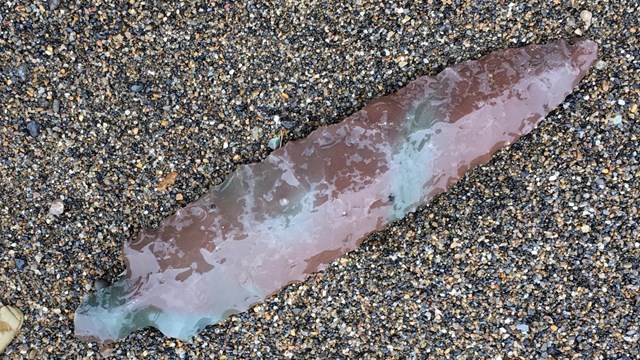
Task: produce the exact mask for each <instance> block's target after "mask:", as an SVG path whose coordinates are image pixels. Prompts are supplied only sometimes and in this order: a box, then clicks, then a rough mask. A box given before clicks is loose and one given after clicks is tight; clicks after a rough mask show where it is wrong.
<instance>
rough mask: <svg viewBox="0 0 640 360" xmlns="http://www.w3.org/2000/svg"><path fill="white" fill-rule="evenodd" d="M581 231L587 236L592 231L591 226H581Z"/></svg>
mask: <svg viewBox="0 0 640 360" xmlns="http://www.w3.org/2000/svg"><path fill="white" fill-rule="evenodd" d="M580 231H582V232H583V233H585V234H586V233H588V232H589V231H591V226H589V225H587V224H585V225H582V226H580Z"/></svg>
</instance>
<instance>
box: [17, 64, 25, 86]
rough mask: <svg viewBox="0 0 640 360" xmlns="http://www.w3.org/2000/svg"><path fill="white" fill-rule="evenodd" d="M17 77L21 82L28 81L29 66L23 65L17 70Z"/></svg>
mask: <svg viewBox="0 0 640 360" xmlns="http://www.w3.org/2000/svg"><path fill="white" fill-rule="evenodd" d="M16 75H18V78H20V81H22V82H25V81H27V65H25V64H22V65H20V66H18V67H17V68H16Z"/></svg>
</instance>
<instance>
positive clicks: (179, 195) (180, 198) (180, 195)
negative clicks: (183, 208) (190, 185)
mask: <svg viewBox="0 0 640 360" xmlns="http://www.w3.org/2000/svg"><path fill="white" fill-rule="evenodd" d="M176 200H177V201H182V200H184V196H182V194H176Z"/></svg>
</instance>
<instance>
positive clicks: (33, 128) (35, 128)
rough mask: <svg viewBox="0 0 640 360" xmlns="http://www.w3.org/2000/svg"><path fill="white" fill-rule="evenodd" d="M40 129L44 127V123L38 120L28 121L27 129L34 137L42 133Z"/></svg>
mask: <svg viewBox="0 0 640 360" xmlns="http://www.w3.org/2000/svg"><path fill="white" fill-rule="evenodd" d="M40 129H42V125H40V123H38V122H37V121H29V122H28V123H27V130H28V131H29V135H31V136H33V137H38V135H39V134H40Z"/></svg>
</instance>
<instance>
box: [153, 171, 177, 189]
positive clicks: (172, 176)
mask: <svg viewBox="0 0 640 360" xmlns="http://www.w3.org/2000/svg"><path fill="white" fill-rule="evenodd" d="M177 177H178V173H177V172H175V171H172V172H170V173H168V174H167V175H166V176H165V177H164V178H163V179H162V180H160V182H159V183H158V186H156V188H157V189H158V190H162V191H164V190H167V189H168V188H169V187H170V186H171V185H173V184H175V182H176V178H177Z"/></svg>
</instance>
